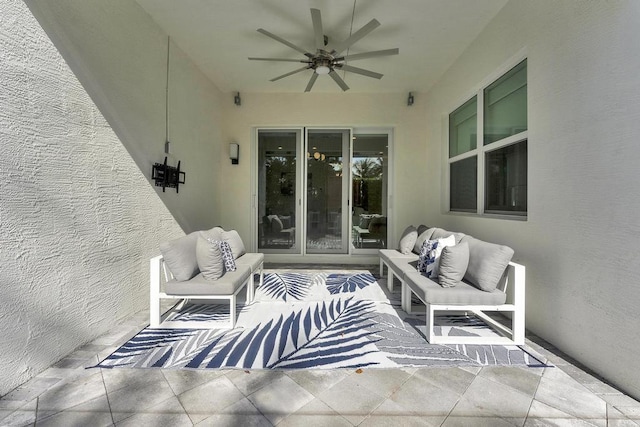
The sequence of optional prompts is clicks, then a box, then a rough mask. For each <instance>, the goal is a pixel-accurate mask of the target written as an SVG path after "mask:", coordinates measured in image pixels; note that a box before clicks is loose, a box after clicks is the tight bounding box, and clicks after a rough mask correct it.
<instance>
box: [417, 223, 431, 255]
mask: <svg viewBox="0 0 640 427" xmlns="http://www.w3.org/2000/svg"><path fill="white" fill-rule="evenodd" d="M434 230H435V228H429V229H427V230H425V231H423V232H422V233H418V238H417V239H416V243H415V245H413V252H415V253H416V254H420V250H421V249H422V245H423V244H424V242H425V240H429V239H430V238H431V235H432V234H433V231H434Z"/></svg>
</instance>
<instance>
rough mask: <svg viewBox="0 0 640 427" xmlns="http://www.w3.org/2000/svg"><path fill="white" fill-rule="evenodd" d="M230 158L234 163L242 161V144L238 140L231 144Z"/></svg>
mask: <svg viewBox="0 0 640 427" xmlns="http://www.w3.org/2000/svg"><path fill="white" fill-rule="evenodd" d="M229 158H230V159H231V164H232V165H237V164H238V162H239V161H240V145H238V143H236V142H232V143H231V144H229Z"/></svg>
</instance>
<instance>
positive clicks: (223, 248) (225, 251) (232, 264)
mask: <svg viewBox="0 0 640 427" xmlns="http://www.w3.org/2000/svg"><path fill="white" fill-rule="evenodd" d="M215 243H217V244H218V246H219V247H220V252H221V253H222V262H223V263H224V271H236V261H235V260H234V259H233V252H232V251H231V246H229V243H227V242H225V241H224V240H218V241H216V242H215Z"/></svg>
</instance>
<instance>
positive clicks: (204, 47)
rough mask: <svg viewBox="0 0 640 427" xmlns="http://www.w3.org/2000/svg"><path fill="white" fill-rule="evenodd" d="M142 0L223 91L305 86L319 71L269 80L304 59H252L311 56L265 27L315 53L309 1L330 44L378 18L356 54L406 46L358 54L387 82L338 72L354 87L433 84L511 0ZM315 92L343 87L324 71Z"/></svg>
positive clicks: (377, 88)
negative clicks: (367, 55) (375, 55)
mask: <svg viewBox="0 0 640 427" xmlns="http://www.w3.org/2000/svg"><path fill="white" fill-rule="evenodd" d="M136 1H137V2H138V4H140V6H142V8H143V9H144V10H146V11H147V13H149V14H150V15H151V16H152V18H153V19H154V20H155V21H156V22H157V23H158V24H159V25H160V26H161V27H162V28H163V29H164V30H165V31H166V32H167V33H168V34H169V35H170V36H171V40H172V41H173V42H174V43H176V44H177V45H178V46H180V48H181V49H182V50H183V51H185V52H186V53H187V54H188V55H189V56H190V57H191V59H192V60H193V61H194V62H195V63H196V64H197V65H198V67H200V69H201V70H202V71H203V72H204V73H205V74H206V75H207V76H208V77H209V78H210V79H211V81H212V82H213V83H214V84H215V85H216V86H217V87H218V88H219V89H220V90H222V91H223V92H235V91H240V92H296V93H297V92H303V91H304V89H305V87H306V85H307V82H308V81H309V78H310V77H311V73H312V71H311V70H306V71H304V72H301V73H297V74H295V75H292V76H289V77H286V78H283V79H281V80H278V81H276V82H270V81H269V80H270V79H272V78H274V77H276V76H279V75H282V74H284V73H287V72H289V71H292V70H295V69H296V68H300V67H301V66H302V65H303V64H296V63H293V62H263V61H249V60H248V59H247V58H248V57H250V56H254V57H276V58H291V59H304V57H303V55H302V54H300V53H298V52H297V51H295V50H293V49H291V48H289V47H287V46H285V45H283V44H281V43H279V42H277V41H275V40H273V39H271V38H269V37H267V36H265V35H263V34H260V33H258V32H257V31H256V30H257V29H258V28H264V29H265V30H267V31H270V32H271V33H274V34H276V35H278V36H280V37H282V38H284V39H286V40H288V41H290V42H291V43H294V44H296V45H299V46H301V47H303V48H305V49H309V50H310V51H311V52H314V51H315V50H314V49H313V47H314V37H313V26H312V23H311V13H310V9H311V8H317V9H320V11H321V13H322V23H323V27H324V33H325V34H326V35H327V36H328V37H329V40H330V43H331V40H336V41H341V40H344V39H346V38H347V37H348V36H349V34H350V31H351V32H355V31H357V30H358V29H360V28H361V27H362V26H363V25H365V24H366V23H367V22H369V21H370V20H371V19H374V18H375V19H377V20H378V21H380V23H381V25H380V26H379V27H378V28H376V29H375V30H373V31H372V32H371V33H369V34H368V35H367V36H365V37H364V38H363V39H361V40H359V41H358V42H356V43H355V44H354V45H353V46H352V47H351V48H350V50H349V52H348V53H350V54H355V53H361V52H368V51H372V50H381V49H390V48H396V47H397V48H400V54H399V55H394V56H386V57H378V58H369V59H363V60H359V61H357V62H353V64H352V65H354V66H357V67H360V68H365V69H368V70H371V71H375V72H378V73H382V74H384V77H383V78H382V79H381V80H377V79H373V78H370V77H366V76H361V75H357V74H353V73H348V72H347V73H344V72H343V71H340V76H341V77H343V78H344V80H345V82H346V83H347V84H348V85H349V86H350V88H351V89H350V92H358V93H374V92H378V93H380V92H408V91H423V92H424V91H427V90H429V88H430V87H431V86H432V85H433V84H434V83H435V82H436V81H437V80H438V78H439V77H440V76H442V74H443V73H444V72H445V71H446V70H447V68H448V67H449V66H450V65H451V64H452V63H453V62H454V61H455V59H456V58H457V57H458V56H459V55H460V54H461V53H462V52H463V51H464V50H465V49H466V47H467V46H469V44H470V43H471V42H472V41H473V40H474V39H475V38H476V37H477V35H478V34H479V33H480V32H481V31H482V29H483V28H484V27H485V26H486V25H487V24H488V23H489V21H490V20H491V19H492V18H493V17H494V16H495V15H496V14H497V13H498V11H499V10H500V9H501V8H502V7H503V6H504V5H505V3H507V1H508V0H179V1H177V0H136ZM354 5H355V8H354ZM354 10H355V13H354ZM352 14H353V28H351V20H352ZM345 53H346V52H345ZM313 92H329V93H334V92H341V89H340V88H339V87H338V86H337V85H336V84H335V82H333V80H332V79H331V78H330V77H329V76H319V77H318V80H317V81H316V83H315V85H314V87H313Z"/></svg>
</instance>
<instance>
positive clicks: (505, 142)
mask: <svg viewBox="0 0 640 427" xmlns="http://www.w3.org/2000/svg"><path fill="white" fill-rule="evenodd" d="M525 59H527V55H526V52H525V51H521V52H519V53H518V54H517V55H515V56H513V57H512V58H511V59H509V61H507V62H506V63H505V64H503V65H502V66H501V67H500V68H499V69H498V70H496V71H494V72H493V73H492V74H491V75H490V76H489V77H487V78H485V79H484V80H483V81H482V83H481V84H480V85H479V86H478V87H476V88H475V90H474V91H473V92H471V93H469V94H468V95H467V96H466V97H464V99H463V100H462V101H459V102H457V103H455V104H454V106H453V107H452V108H449V113H447V115H446V123H447V125H446V126H445V131H444V132H443V134H444V135H445V138H444V141H443V142H444V149H443V153H444V155H445V157H446V162H445V164H446V167H445V171H444V173H445V176H446V179H445V180H444V182H445V187H446V188H445V191H444V192H443V193H444V195H445V200H444V202H445V203H444V206H445V211H446V213H447V214H451V215H472V216H486V217H491V218H501V219H512V220H525V221H526V220H527V216H528V211H529V208H528V206H527V212H513V213H511V212H509V213H507V212H504V213H497V212H493V211H492V212H486V210H485V188H486V182H485V178H486V177H485V173H484V171H485V163H486V155H487V153H490V152H492V151H495V150H499V149H501V148H504V147H507V146H509V145H513V144H516V143H518V142H522V141H525V140H527V141H528V140H529V130H528V128H529V125H528V123H529V120H528V119H527V130H525V131H523V132H520V133H517V134H515V135H511V136H508V137H506V138H503V139H500V140H498V141H495V142H492V143H490V144H488V145H484V90H485V89H486V88H487V87H488V86H490V85H491V84H492V83H493V82H495V81H496V80H498V79H499V78H500V77H502V76H503V75H505V74H506V73H507V72H509V71H510V70H511V69H512V68H513V67H515V66H516V65H518V64H519V63H521V62H522V61H524V60H525ZM527 67H528V64H527ZM474 96H475V97H476V108H477V116H476V117H477V130H478V132H477V134H476V148H475V149H474V150H469V151H467V152H464V153H462V154H459V155H457V156H454V157H449V118H450V114H451V113H453V112H454V111H455V110H457V109H458V108H460V107H461V106H462V105H464V104H465V103H466V102H468V101H469V100H471V99H472V98H473V97H474ZM528 102H529V96H528V95H527V103H528ZM528 110H529V109H528V108H527V111H528ZM473 156H477V162H478V163H477V165H476V167H477V177H476V179H477V183H476V184H477V189H476V205H477V206H476V212H469V211H452V210H451V164H452V163H455V162H457V161H459V160H464V159H466V158H469V157H473ZM527 164H528V151H527ZM527 174H528V168H527ZM528 181H529V177H528V176H527V182H528ZM527 196H528V194H527Z"/></svg>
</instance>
